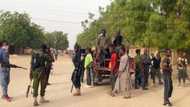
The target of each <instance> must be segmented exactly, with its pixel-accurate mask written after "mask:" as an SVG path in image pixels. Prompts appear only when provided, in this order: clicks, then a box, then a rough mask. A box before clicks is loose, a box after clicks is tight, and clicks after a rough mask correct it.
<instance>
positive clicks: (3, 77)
mask: <svg viewBox="0 0 190 107" xmlns="http://www.w3.org/2000/svg"><path fill="white" fill-rule="evenodd" d="M8 48H9V46H8V43H7V42H3V43H0V85H1V87H2V92H3V95H2V98H3V99H5V100H7V101H8V102H11V97H9V96H8V85H9V82H10V68H9V67H7V66H6V65H9V53H8Z"/></svg>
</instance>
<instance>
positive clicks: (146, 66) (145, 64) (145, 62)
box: [141, 49, 151, 90]
mask: <svg viewBox="0 0 190 107" xmlns="http://www.w3.org/2000/svg"><path fill="white" fill-rule="evenodd" d="M150 65H151V59H150V56H149V55H148V49H145V50H144V54H143V55H142V56H141V82H142V89H143V90H147V89H148V88H147V87H148V78H149V70H150Z"/></svg>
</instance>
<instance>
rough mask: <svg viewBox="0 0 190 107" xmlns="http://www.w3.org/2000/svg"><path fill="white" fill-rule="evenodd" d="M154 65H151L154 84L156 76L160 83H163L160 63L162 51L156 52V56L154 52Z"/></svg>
mask: <svg viewBox="0 0 190 107" xmlns="http://www.w3.org/2000/svg"><path fill="white" fill-rule="evenodd" d="M151 60H152V67H151V77H152V80H153V84H155V79H156V77H158V80H159V84H160V85H161V84H163V82H162V80H161V72H160V63H161V57H160V53H159V52H158V53H156V56H154V54H152V59H151Z"/></svg>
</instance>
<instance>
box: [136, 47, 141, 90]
mask: <svg viewBox="0 0 190 107" xmlns="http://www.w3.org/2000/svg"><path fill="white" fill-rule="evenodd" d="M140 86H141V50H140V49H137V50H136V56H135V89H138V88H139V87H140Z"/></svg>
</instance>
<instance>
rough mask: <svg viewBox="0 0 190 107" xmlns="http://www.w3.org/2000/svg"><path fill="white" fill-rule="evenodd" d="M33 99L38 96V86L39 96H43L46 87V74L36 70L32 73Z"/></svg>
mask: <svg viewBox="0 0 190 107" xmlns="http://www.w3.org/2000/svg"><path fill="white" fill-rule="evenodd" d="M32 75H33V97H37V96H38V89H39V86H40V96H41V97H43V96H45V90H46V86H47V77H48V76H47V74H46V73H45V72H42V71H39V70H36V71H33V73H32Z"/></svg>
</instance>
